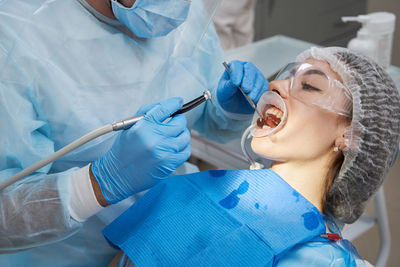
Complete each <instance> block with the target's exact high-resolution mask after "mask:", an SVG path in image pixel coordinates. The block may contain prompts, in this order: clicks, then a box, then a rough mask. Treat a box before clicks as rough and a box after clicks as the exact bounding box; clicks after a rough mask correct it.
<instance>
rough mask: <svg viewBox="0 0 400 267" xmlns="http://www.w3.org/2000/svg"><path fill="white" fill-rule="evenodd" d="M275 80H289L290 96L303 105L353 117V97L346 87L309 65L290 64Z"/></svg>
mask: <svg viewBox="0 0 400 267" xmlns="http://www.w3.org/2000/svg"><path fill="white" fill-rule="evenodd" d="M275 80H289V82H290V85H289V94H290V96H291V97H294V98H296V99H298V100H300V101H302V102H303V103H306V104H312V105H316V106H318V107H321V108H323V109H326V110H328V111H331V112H334V113H337V114H340V115H343V116H346V117H351V113H352V106H353V102H352V97H351V93H350V92H349V91H348V89H347V88H346V87H344V85H343V84H342V83H341V82H339V81H338V80H336V79H334V78H332V77H331V76H329V75H327V74H326V73H325V72H324V71H322V70H321V69H319V68H317V67H315V66H313V65H311V64H308V63H289V64H288V65H286V66H285V67H284V68H283V69H282V70H281V71H280V72H279V73H278V75H277V76H276V78H275Z"/></svg>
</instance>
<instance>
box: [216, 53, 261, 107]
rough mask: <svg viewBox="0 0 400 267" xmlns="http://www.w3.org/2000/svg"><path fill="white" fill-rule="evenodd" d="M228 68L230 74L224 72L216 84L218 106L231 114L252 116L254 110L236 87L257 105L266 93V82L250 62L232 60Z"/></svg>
mask: <svg viewBox="0 0 400 267" xmlns="http://www.w3.org/2000/svg"><path fill="white" fill-rule="evenodd" d="M229 67H230V69H231V71H230V73H228V72H227V71H226V70H225V72H224V74H223V75H222V77H221V79H220V80H219V83H218V89H217V97H218V102H219V104H220V105H221V107H222V108H223V109H224V110H226V111H228V112H231V113H237V114H253V113H254V109H253V108H252V107H251V106H250V104H249V103H248V102H247V100H246V99H245V98H244V96H243V94H242V93H241V92H240V90H239V89H238V88H237V87H238V86H241V87H242V89H243V91H244V92H245V93H246V94H247V95H248V96H249V97H250V99H251V100H253V102H254V103H255V104H257V102H258V100H259V99H260V97H261V95H262V94H263V93H264V92H266V91H268V81H267V80H266V79H265V78H264V75H263V74H262V73H261V71H259V70H258V69H257V67H256V66H254V65H253V64H252V63H251V62H245V61H238V60H234V61H232V62H231V63H229Z"/></svg>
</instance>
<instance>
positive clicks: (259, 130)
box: [251, 91, 287, 137]
mask: <svg viewBox="0 0 400 267" xmlns="http://www.w3.org/2000/svg"><path fill="white" fill-rule="evenodd" d="M257 110H258V111H259V113H261V114H262V116H263V117H262V118H260V117H259V115H258V114H257V113H255V114H254V117H253V121H252V126H253V127H252V130H251V135H252V136H254V137H262V136H267V135H271V134H273V133H275V132H277V131H278V130H279V129H281V128H282V126H283V125H284V124H285V123H286V119H287V109H286V105H285V102H284V101H283V99H282V97H281V96H280V95H279V94H278V93H275V92H272V91H268V92H266V93H264V94H263V95H262V96H261V98H260V100H259V101H258V104H257Z"/></svg>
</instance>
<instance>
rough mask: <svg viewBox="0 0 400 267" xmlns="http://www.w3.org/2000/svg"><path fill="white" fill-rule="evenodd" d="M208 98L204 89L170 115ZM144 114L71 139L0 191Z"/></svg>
mask: <svg viewBox="0 0 400 267" xmlns="http://www.w3.org/2000/svg"><path fill="white" fill-rule="evenodd" d="M208 99H210V101H211V92H210V91H208V90H206V91H205V92H204V93H203V95H202V96H200V97H198V98H196V99H194V100H192V101H190V102H188V103H186V104H184V105H183V106H182V108H181V109H179V110H178V111H176V112H175V113H173V114H172V115H171V117H173V116H175V115H177V114H182V113H185V112H187V111H189V110H191V109H193V108H195V107H197V106H198V105H200V104H201V103H203V102H204V101H206V100H208ZM144 116H145V114H143V115H139V116H134V117H130V118H127V119H125V120H121V121H118V122H114V123H112V124H107V125H105V126H103V127H100V128H98V129H96V130H94V131H92V132H90V133H88V134H86V135H84V136H82V137H81V138H78V139H77V140H75V141H73V142H72V143H70V144H68V145H66V146H64V147H63V148H61V149H59V150H57V151H56V152H54V153H53V154H51V155H50V156H48V157H46V158H44V159H42V160H39V161H38V162H36V163H34V164H32V165H30V166H28V167H27V168H25V169H23V170H22V171H20V172H18V173H16V174H14V175H13V176H11V177H9V178H8V179H6V180H4V181H2V182H0V191H1V190H3V189H4V188H6V187H7V186H9V185H11V184H13V183H15V182H17V181H19V180H21V179H22V178H24V177H26V176H28V175H30V174H32V173H34V172H35V171H37V170H39V169H41V168H43V167H44V166H46V165H47V164H50V163H51V162H53V161H55V160H57V159H59V158H61V157H62V156H64V155H65V154H68V153H69V152H71V151H73V150H75V149H77V148H78V147H80V146H82V145H84V144H86V143H87V142H89V141H91V140H93V139H95V138H97V137H99V136H102V135H104V134H107V133H109V132H112V131H119V130H125V129H129V128H130V127H132V125H134V124H135V123H136V122H138V121H139V120H141V119H142V118H143V117H144Z"/></svg>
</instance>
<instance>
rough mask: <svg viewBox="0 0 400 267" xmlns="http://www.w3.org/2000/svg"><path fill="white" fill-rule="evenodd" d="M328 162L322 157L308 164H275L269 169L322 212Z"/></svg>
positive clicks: (291, 162)
mask: <svg viewBox="0 0 400 267" xmlns="http://www.w3.org/2000/svg"><path fill="white" fill-rule="evenodd" d="M328 162H330V161H329V160H328V158H324V157H321V158H319V159H318V160H315V159H314V160H312V161H308V162H304V161H301V162H295V161H290V162H275V163H274V164H273V165H272V167H271V169H272V170H273V171H275V172H276V173H277V174H279V175H280V176H281V177H282V179H284V180H285V181H286V182H287V183H288V184H289V185H290V186H291V187H293V188H294V189H295V190H297V191H298V192H299V193H300V194H301V195H302V196H303V197H305V198H306V199H307V200H308V201H310V202H311V203H312V204H313V205H314V206H315V207H317V209H318V210H319V211H321V212H322V210H323V207H322V198H323V197H324V192H325V186H326V185H325V182H326V177H327V174H328V169H329V164H328Z"/></svg>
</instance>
